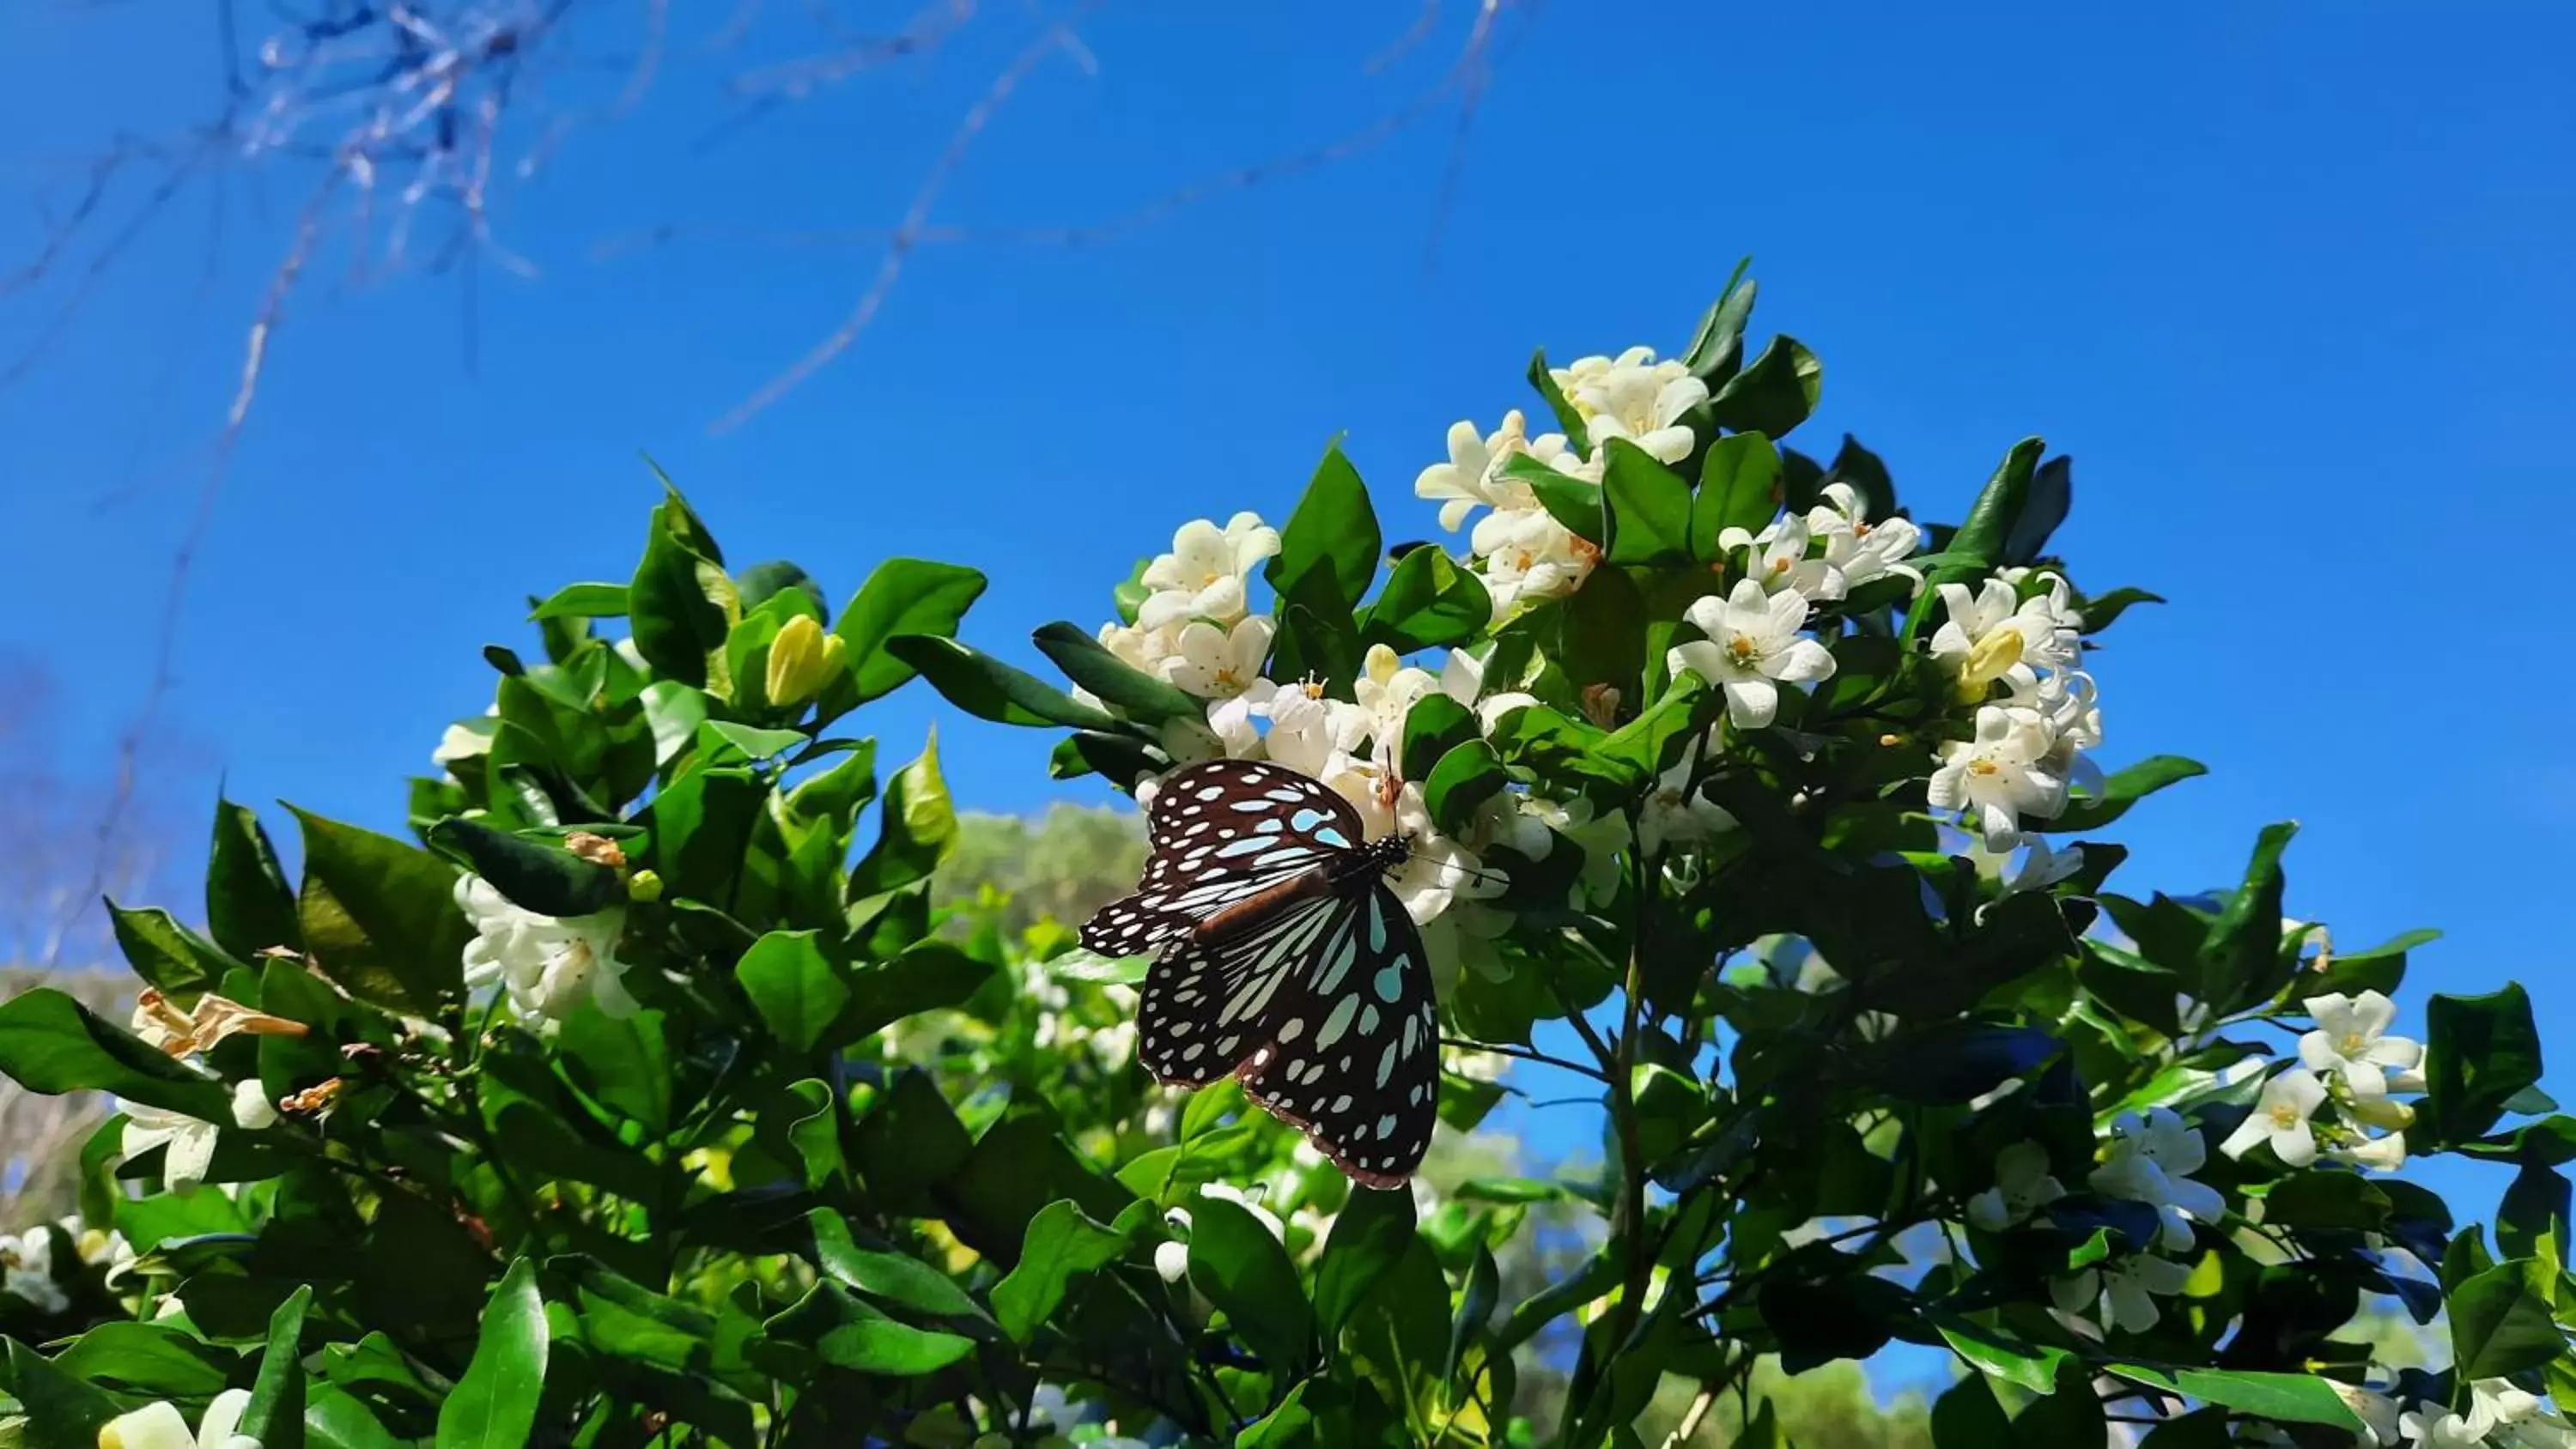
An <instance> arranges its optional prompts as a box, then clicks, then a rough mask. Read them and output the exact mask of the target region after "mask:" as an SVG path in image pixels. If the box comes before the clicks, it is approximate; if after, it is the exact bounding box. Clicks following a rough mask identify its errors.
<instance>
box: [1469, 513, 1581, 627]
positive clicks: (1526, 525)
mask: <svg viewBox="0 0 2576 1449" xmlns="http://www.w3.org/2000/svg"><path fill="white" fill-rule="evenodd" d="M1467 546H1468V548H1469V549H1470V550H1472V551H1473V552H1474V553H1475V555H1476V556H1477V557H1478V558H1480V559H1483V560H1484V561H1485V567H1484V571H1483V574H1482V577H1483V579H1484V581H1485V594H1486V597H1487V598H1488V599H1489V600H1490V601H1491V602H1492V604H1493V608H1494V618H1495V619H1496V620H1497V621H1500V620H1502V619H1504V618H1506V617H1508V616H1510V614H1511V613H1512V612H1513V611H1514V610H1515V609H1517V608H1518V607H1520V606H1521V605H1523V604H1528V603H1534V602H1537V601H1539V600H1542V599H1553V598H1560V597H1562V596H1564V595H1566V594H1570V593H1573V592H1574V591H1575V590H1576V589H1579V588H1581V587H1582V586H1583V581H1584V579H1585V578H1587V577H1589V576H1590V575H1591V573H1592V566H1593V565H1594V564H1595V563H1598V562H1599V561H1600V558H1601V551H1600V550H1599V549H1597V548H1594V547H1593V546H1592V545H1591V544H1589V543H1586V542H1584V541H1583V540H1582V539H1580V538H1578V537H1576V536H1575V534H1574V530H1572V529H1570V528H1567V527H1566V526H1565V525H1564V524H1562V523H1559V522H1557V521H1556V517H1555V515H1553V514H1551V513H1549V512H1548V511H1547V510H1546V509H1544V508H1539V507H1536V506H1532V507H1529V508H1507V509H1502V510H1500V511H1497V512H1494V513H1489V514H1486V515H1485V516H1484V517H1483V518H1480V519H1478V520H1477V521H1476V527H1475V530H1474V531H1473V532H1471V533H1470V534H1469V535H1468V542H1467Z"/></svg>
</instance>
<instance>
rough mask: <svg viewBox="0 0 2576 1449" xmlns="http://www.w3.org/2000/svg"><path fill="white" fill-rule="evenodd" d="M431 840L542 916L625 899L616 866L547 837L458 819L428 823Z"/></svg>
mask: <svg viewBox="0 0 2576 1449" xmlns="http://www.w3.org/2000/svg"><path fill="white" fill-rule="evenodd" d="M429 843H430V844H431V845H433V846H436V847H438V848H439V849H441V850H444V851H446V852H447V853H448V854H450V855H451V856H453V857H455V858H457V859H459V860H462V861H463V862H465V863H466V864H467V865H469V866H471V867H472V868H473V870H474V873H475V874H476V875H479V876H481V877H483V878H484V879H485V880H487V881H490V882H491V883H492V885H493V888H494V889H496V890H498V891H500V893H501V894H502V895H504V896H506V897H508V898H509V900H510V902H511V903H512V904H513V905H517V906H522V907H524V908H526V909H528V910H531V911H535V912H536V913H537V914H539V915H542V916H587V915H590V914H592V913H593V912H596V911H603V910H606V909H608V908H609V907H610V906H616V905H624V904H625V903H626V883H625V882H624V881H622V880H620V879H618V875H617V872H616V871H615V870H613V869H611V868H609V867H607V866H604V865H601V864H599V863H598V862H596V861H590V860H584V859H582V858H581V857H580V856H577V855H575V854H573V853H572V852H571V851H569V850H566V849H564V848H563V847H562V846H561V845H559V844H555V843H553V842H551V841H539V840H531V839H529V838H528V837H526V836H522V835H514V834H512V833H510V832H509V831H506V830H495V829H493V828H492V827H491V826H489V825H486V824H484V823H483V822H482V821H480V820H468V819H464V818H462V817H456V818H451V819H447V820H442V821H440V822H438V824H436V825H434V826H432V827H430V831H429Z"/></svg>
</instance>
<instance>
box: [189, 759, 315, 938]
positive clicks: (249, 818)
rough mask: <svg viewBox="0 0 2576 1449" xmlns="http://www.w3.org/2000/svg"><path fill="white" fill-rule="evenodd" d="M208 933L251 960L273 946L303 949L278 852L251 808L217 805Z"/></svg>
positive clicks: (226, 803) (209, 873)
mask: <svg viewBox="0 0 2576 1449" xmlns="http://www.w3.org/2000/svg"><path fill="white" fill-rule="evenodd" d="M206 932H207V934H208V935H211V936H213V937H214V938H215V944H217V945H219V946H221V947H223V948H224V949H225V950H226V951H229V952H231V953H232V954H233V955H234V956H235V957H237V958H240V959H242V960H245V961H247V960H249V959H251V958H252V957H254V956H257V955H258V954H259V953H260V952H261V951H263V950H265V949H267V948H268V947H271V946H284V947H287V948H289V949H290V950H301V949H303V945H304V932H303V929H302V928H301V927H300V926H299V925H298V924H297V923H296V920H295V891H294V888H293V887H291V886H289V885H288V884H287V883H286V873H285V872H284V871H283V870H281V869H279V867H278V864H277V847H276V846H275V845H272V844H271V843H270V842H269V838H268V831H267V830H266V829H264V828H262V827H261V825H260V823H259V816H258V815H257V814H255V813H253V812H252V811H251V809H250V808H249V807H248V806H244V805H236V804H234V803H233V802H231V801H230V800H222V799H218V800H217V801H216V802H215V841H214V851H213V855H212V857H211V859H210V860H209V861H208V863H207V866H206Z"/></svg>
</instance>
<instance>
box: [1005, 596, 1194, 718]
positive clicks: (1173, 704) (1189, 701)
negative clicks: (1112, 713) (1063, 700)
mask: <svg viewBox="0 0 2576 1449" xmlns="http://www.w3.org/2000/svg"><path fill="white" fill-rule="evenodd" d="M1029 637H1030V638H1031V640H1033V641H1034V642H1035V643H1036V644H1037V646H1038V652H1039V653H1041V654H1044V655H1045V656H1046V657H1047V658H1049V659H1052V660H1054V661H1055V667H1056V668H1058V669H1061V670H1063V671H1064V677H1065V678H1067V679H1070V680H1072V681H1073V682H1074V683H1076V684H1079V685H1081V686H1082V687H1083V688H1085V689H1087V690H1090V691H1091V692H1092V693H1093V694H1094V695H1097V696H1099V698H1100V699H1102V700H1103V701H1105V702H1107V703H1109V704H1114V705H1116V706H1118V707H1119V708H1120V709H1123V710H1125V711H1127V712H1128V713H1129V714H1130V715H1133V716H1134V717H1136V718H1137V719H1139V720H1142V721H1144V722H1145V723H1147V724H1160V723H1162V722H1163V721H1164V720H1167V719H1199V718H1202V717H1203V716H1204V714H1205V711H1206V706H1205V705H1204V704H1203V703H1201V702H1200V701H1199V699H1197V698H1196V697H1195V696H1193V695H1191V694H1190V693H1189V692H1187V691H1186V690H1183V689H1181V688H1180V687H1179V686H1177V685H1174V684H1172V683H1170V682H1169V681H1167V680H1161V679H1157V678H1155V677H1154V676H1153V675H1150V674H1147V673H1146V672H1145V671H1143V670H1141V669H1138V668H1137V667H1136V666H1134V665H1132V664H1130V663H1128V662H1127V661H1126V660H1124V659H1121V658H1119V657H1118V656H1117V655H1115V654H1112V653H1110V652H1109V651H1108V649H1106V648H1104V647H1103V646H1102V645H1101V643H1100V641H1099V640H1097V639H1094V638H1093V637H1091V636H1090V635H1089V634H1086V633H1084V632H1082V629H1081V627H1080V626H1079V625H1075V624H1068V623H1064V622H1062V621H1058V622H1056V623H1053V624H1048V625H1046V626H1044V627H1042V628H1040V629H1039V630H1038V631H1037V632H1036V633H1035V634H1032V635H1030V636H1029Z"/></svg>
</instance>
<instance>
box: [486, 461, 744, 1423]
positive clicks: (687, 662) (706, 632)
mask: <svg viewBox="0 0 2576 1449" xmlns="http://www.w3.org/2000/svg"><path fill="white" fill-rule="evenodd" d="M663 490H664V496H663V499H662V502H661V503H660V504H659V505H658V506H656V507H655V508H654V510H653V526H652V529H651V530H650V531H649V532H648V533H646V534H645V536H644V557H643V560H642V561H641V562H639V563H637V564H636V566H635V577H634V579H633V581H632V582H630V583H629V584H628V585H627V586H626V603H627V610H628V617H629V618H630V620H631V621H632V624H633V631H634V635H635V652H636V653H638V654H641V655H643V656H644V661H645V662H646V663H647V664H650V665H652V666H653V670H654V672H655V673H656V674H659V675H662V676H663V677H665V678H668V679H676V680H678V681H679V682H681V683H682V684H694V685H698V686H700V687H702V688H707V689H710V690H712V691H714V692H715V693H717V694H720V695H721V694H728V693H730V692H731V690H730V684H731V681H729V680H727V679H725V678H723V677H722V676H721V674H720V673H717V672H716V671H718V670H720V669H721V667H722V664H723V660H724V643H725V634H726V633H727V631H729V630H731V629H732V628H733V621H734V619H735V618H736V617H738V616H739V615H740V613H741V607H742V601H741V596H740V595H739V594H738V593H737V592H736V591H735V589H734V586H733V581H732V580H731V579H729V578H727V577H725V571H724V554H723V553H722V552H721V551H720V550H718V549H717V548H716V541H715V540H714V539H713V538H711V537H709V536H708V534H707V530H706V525H704V524H702V523H700V522H699V521H698V516H697V515H696V514H695V513H693V512H691V511H690V510H689V504H688V500H686V499H684V498H682V497H681V496H680V490H678V489H677V488H673V487H671V486H670V482H669V480H668V479H665V480H663ZM440 1449H445V1445H444V1444H442V1445H441V1446H440Z"/></svg>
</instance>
